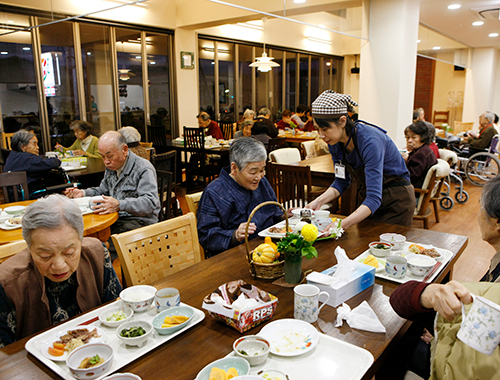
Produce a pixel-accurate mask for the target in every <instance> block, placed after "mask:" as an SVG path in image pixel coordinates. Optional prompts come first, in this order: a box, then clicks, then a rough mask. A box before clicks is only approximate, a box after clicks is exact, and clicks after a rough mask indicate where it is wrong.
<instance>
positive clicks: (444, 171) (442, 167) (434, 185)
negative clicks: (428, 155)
mask: <svg viewBox="0 0 500 380" xmlns="http://www.w3.org/2000/svg"><path fill="white" fill-rule="evenodd" d="M448 174H450V165H448V163H447V162H446V161H444V160H442V159H440V158H438V162H437V164H435V165H433V166H431V168H430V169H429V171H428V172H427V175H426V176H425V179H424V183H423V184H422V190H425V191H426V192H425V193H424V194H420V197H419V198H418V202H417V208H416V209H417V213H418V214H423V213H425V212H426V210H427V207H428V205H429V201H430V199H431V197H434V196H435V195H436V193H437V190H438V188H439V180H441V179H442V178H444V177H447V176H448Z"/></svg>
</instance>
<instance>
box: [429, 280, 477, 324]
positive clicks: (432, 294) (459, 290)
mask: <svg viewBox="0 0 500 380" xmlns="http://www.w3.org/2000/svg"><path fill="white" fill-rule="evenodd" d="M461 302H463V303H464V304H469V303H471V302H472V296H471V294H470V292H469V291H468V290H467V288H466V287H465V286H463V285H462V284H460V283H459V282H457V281H450V282H448V283H447V284H445V285H441V284H430V285H428V286H427V287H426V288H425V290H424V291H423V292H422V294H421V295H420V304H421V305H422V306H423V307H425V308H427V309H434V310H436V311H437V312H438V313H439V314H441V315H442V316H443V317H444V318H445V319H446V320H448V321H452V320H453V319H454V318H455V317H456V316H457V315H460V314H461V313H462V304H461Z"/></svg>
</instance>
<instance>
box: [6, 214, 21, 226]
mask: <svg viewBox="0 0 500 380" xmlns="http://www.w3.org/2000/svg"><path fill="white" fill-rule="evenodd" d="M4 223H5V225H6V226H9V227H21V225H22V223H23V217H22V216H18V217H17V218H9V219H7V220H6V221H5V222H4Z"/></svg>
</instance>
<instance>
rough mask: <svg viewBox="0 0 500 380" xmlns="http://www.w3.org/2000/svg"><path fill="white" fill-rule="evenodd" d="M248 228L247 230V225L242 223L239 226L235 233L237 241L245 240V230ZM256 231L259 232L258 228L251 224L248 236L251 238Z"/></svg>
mask: <svg viewBox="0 0 500 380" xmlns="http://www.w3.org/2000/svg"><path fill="white" fill-rule="evenodd" d="M246 228H247V224H246V223H241V224H240V225H239V227H238V228H237V229H236V231H235V232H234V237H235V238H236V240H238V241H243V240H244V239H245V229H246ZM256 230H257V226H256V225H255V223H250V225H249V226H248V235H249V236H250V235H252V234H253V233H255V231H256Z"/></svg>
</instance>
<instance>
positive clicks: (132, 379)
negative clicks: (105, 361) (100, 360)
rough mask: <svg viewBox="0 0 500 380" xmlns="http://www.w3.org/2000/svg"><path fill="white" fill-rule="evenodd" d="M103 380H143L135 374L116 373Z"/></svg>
mask: <svg viewBox="0 0 500 380" xmlns="http://www.w3.org/2000/svg"><path fill="white" fill-rule="evenodd" d="M102 380H142V379H141V378H140V377H139V376H137V375H134V374H133V373H115V374H113V375H110V376H106V377H105V378H104V379H102Z"/></svg>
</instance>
